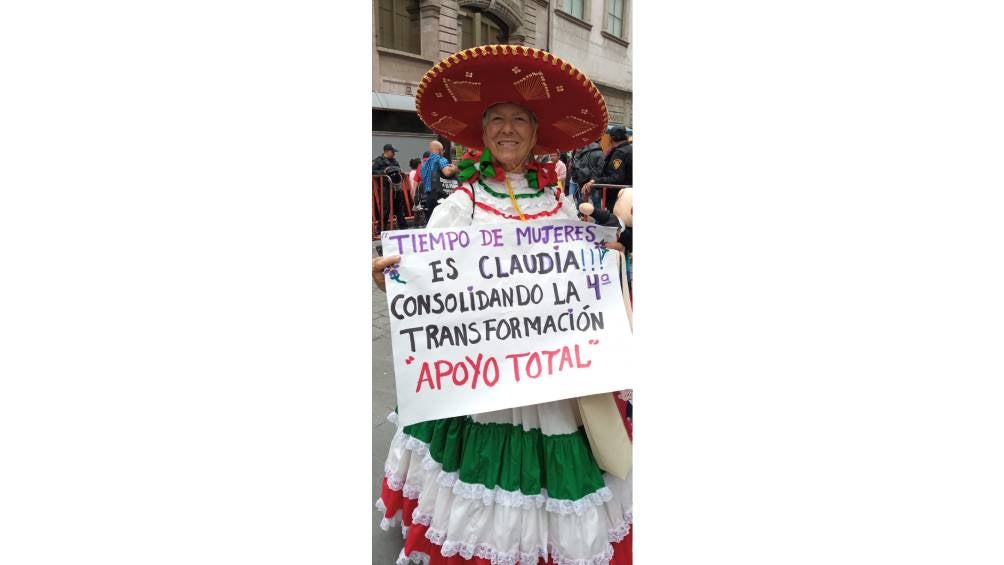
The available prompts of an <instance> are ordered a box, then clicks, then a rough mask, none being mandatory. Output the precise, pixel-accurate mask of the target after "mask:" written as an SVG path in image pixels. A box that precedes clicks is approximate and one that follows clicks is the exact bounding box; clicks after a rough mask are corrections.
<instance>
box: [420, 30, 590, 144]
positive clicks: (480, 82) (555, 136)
mask: <svg viewBox="0 0 1004 565" xmlns="http://www.w3.org/2000/svg"><path fill="white" fill-rule="evenodd" d="M502 102H512V103H515V104H519V105H521V106H524V107H526V108H528V109H529V110H530V111H532V112H533V113H534V114H536V116H537V121H538V128H537V146H536V147H534V152H535V153H537V154H542V153H550V152H552V151H567V150H570V149H575V148H577V147H582V146H583V145H586V144H588V143H589V142H591V141H595V140H596V139H597V138H598V137H599V136H600V135H602V134H603V132H604V131H606V128H607V104H606V102H605V101H604V100H603V95H602V94H600V91H599V90H597V89H596V86H595V85H594V84H593V82H592V81H591V80H589V77H587V76H586V75H584V74H582V73H581V72H579V70H578V69H576V68H575V67H573V66H571V65H569V64H568V63H567V62H565V61H562V60H561V59H559V58H558V57H555V56H554V55H552V54H550V53H548V52H546V51H541V50H540V49H534V48H532V47H523V46H522V45H481V46H478V47H472V48H471V49H466V50H464V51H461V52H459V53H454V54H453V55H450V56H449V57H447V58H446V59H443V60H442V61H440V62H439V64H437V65H436V66H434V67H432V69H430V70H429V72H427V73H425V76H424V77H423V78H422V82H421V83H419V85H418V93H417V95H416V96H415V109H416V110H417V111H418V117H419V118H420V119H421V120H422V121H423V122H425V125H427V126H429V128H430V129H432V130H433V131H435V132H436V133H438V134H440V135H442V136H444V137H446V138H447V139H450V140H452V141H455V142H457V143H459V144H461V145H463V146H465V147H471V148H475V149H481V148H482V147H481V146H482V145H483V141H482V140H481V115H482V114H483V113H484V111H485V110H486V109H487V108H488V107H489V106H492V105H494V104H500V103H502Z"/></svg>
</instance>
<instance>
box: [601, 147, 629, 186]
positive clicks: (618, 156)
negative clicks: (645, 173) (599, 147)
mask: <svg viewBox="0 0 1004 565" xmlns="http://www.w3.org/2000/svg"><path fill="white" fill-rule="evenodd" d="M631 153H632V147H631V142H630V141H629V142H627V143H622V144H621V145H618V146H617V147H614V148H613V150H612V151H610V154H609V155H607V160H606V162H605V163H604V165H603V173H601V174H600V175H599V176H595V177H593V179H594V180H595V181H596V184H623V185H627V186H632V184H631V183H632V181H633V175H632V172H631V169H632V167H631Z"/></svg>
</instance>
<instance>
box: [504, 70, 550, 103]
mask: <svg viewBox="0 0 1004 565" xmlns="http://www.w3.org/2000/svg"><path fill="white" fill-rule="evenodd" d="M512 85H513V86H515V87H516V90H518V91H519V93H520V94H522V95H523V99H524V100H545V99H547V98H550V97H551V92H550V90H548V88H547V81H545V80H544V73H541V72H536V73H530V74H528V75H526V76H524V77H523V78H521V79H519V80H517V81H514V82H513V83H512Z"/></svg>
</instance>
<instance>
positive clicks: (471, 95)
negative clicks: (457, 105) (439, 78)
mask: <svg viewBox="0 0 1004 565" xmlns="http://www.w3.org/2000/svg"><path fill="white" fill-rule="evenodd" d="M443 85H444V86H446V91H447V92H449V93H450V96H451V97H452V98H453V101H454V102H479V101H481V83H480V82H474V81H471V80H450V79H446V78H444V79H443Z"/></svg>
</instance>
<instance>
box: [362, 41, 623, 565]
mask: <svg viewBox="0 0 1004 565" xmlns="http://www.w3.org/2000/svg"><path fill="white" fill-rule="evenodd" d="M542 53H543V55H541V54H542ZM449 61H450V63H451V64H448V65H447V64H439V65H436V66H435V67H433V68H432V69H431V70H430V71H429V72H428V73H427V74H426V75H425V77H424V78H423V80H422V85H423V88H422V89H420V90H419V91H418V95H417V97H416V107H417V109H418V115H419V117H420V118H421V119H422V120H423V122H425V123H426V124H427V125H428V126H429V127H430V128H431V129H433V130H435V131H436V132H437V133H439V134H441V135H444V136H447V137H448V138H449V139H450V140H451V141H453V142H454V143H459V144H461V145H463V146H464V147H467V148H472V149H474V150H475V151H474V152H472V153H470V154H468V155H466V156H465V159H463V160H462V161H461V162H460V163H459V169H460V172H459V174H458V179H459V180H460V182H461V184H460V186H459V188H458V189H457V190H456V191H454V192H453V193H452V194H451V195H450V196H449V197H447V198H446V199H444V200H443V202H441V203H440V204H439V206H438V207H437V208H436V209H435V211H434V212H433V213H432V216H431V218H430V220H429V224H428V227H430V228H449V227H460V226H471V225H481V224H494V223H497V222H526V221H530V220H532V219H539V218H551V219H569V220H573V219H577V218H578V210H577V209H576V204H575V202H574V201H573V200H572V199H570V198H568V197H566V196H565V195H564V194H562V191H561V190H560V189H558V188H557V174H556V172H555V171H554V167H553V165H552V164H550V163H541V162H538V161H537V160H535V159H533V158H532V155H533V154H534V153H537V154H546V153H548V152H550V151H553V150H559V151H560V150H563V149H571V148H574V147H577V146H578V145H579V144H580V143H582V139H583V137H582V136H588V137H587V139H590V138H592V139H595V138H596V137H598V136H599V134H600V133H601V132H602V131H603V129H604V128H605V127H606V115H607V112H606V105H605V101H604V99H603V97H602V96H601V95H600V94H599V91H598V90H597V89H596V87H595V86H594V85H593V83H592V82H591V81H589V80H588V79H585V78H584V76H583V75H582V74H581V73H580V72H579V71H578V70H576V69H574V68H569V67H570V65H567V63H564V62H563V61H561V60H560V59H557V58H554V57H553V56H551V55H550V54H549V53H544V52H541V51H539V50H535V49H530V48H524V47H522V46H511V45H503V46H490V47H475V48H472V49H468V50H465V51H463V52H461V53H458V54H456V55H454V56H451V57H450V58H449ZM551 61H554V62H555V64H552V63H551ZM444 62H445V61H444ZM523 76H539V78H537V80H536V81H523V80H522V77H523ZM472 77H474V78H472ZM579 77H582V79H581V80H580V78H579ZM472 80H477V82H478V83H479V84H478V88H479V90H478V93H479V94H478V96H473V95H470V94H467V95H465V96H463V97H458V98H453V96H452V95H443V94H444V93H446V94H449V91H448V90H447V88H448V87H449V85H450V84H458V83H469V82H470V81H472ZM447 81H449V82H447ZM465 81H466V82H465ZM545 81H546V82H547V84H550V85H552V86H551V87H550V88H551V92H553V93H560V95H561V96H560V98H558V99H557V100H551V99H548V98H547V97H546V96H544V91H543V90H542V87H539V85H540V84H542V83H543V82H545ZM436 93H439V94H440V96H436ZM552 96H554V95H552ZM567 108H575V109H576V115H577V116H583V118H578V119H580V121H585V122H586V124H589V125H590V127H588V128H587V129H585V131H582V130H581V128H582V127H584V126H583V125H582V124H579V123H577V124H576V127H577V128H580V130H579V131H576V130H575V129H573V128H569V127H566V124H565V123H564V122H561V121H560V120H561V119H562V118H563V117H564V116H565V115H566V114H568V113H569V110H567ZM443 116H449V118H450V119H449V120H445V121H444V120H443ZM555 124H557V125H555ZM440 126H441V128H440ZM573 133H578V135H576V136H574V137H573V135H572V134H573ZM433 159H436V157H435V154H434V155H430V158H429V163H433ZM441 163H442V162H441V161H438V159H437V160H436V162H435V163H434V164H432V165H431V167H438V166H440V164H441ZM426 166H427V167H429V166H430V165H429V164H428V163H427V165H426ZM530 173H532V174H530ZM422 177H423V181H424V180H427V175H426V174H425V172H424V171H423V175H422ZM399 261H400V256H397V255H391V256H386V257H378V258H375V259H374V260H373V264H372V278H373V281H374V283H375V284H376V285H377V286H378V287H379V288H381V289H383V288H384V284H385V283H384V280H385V275H384V269H385V268H390V267H392V266H393V265H395V264H396V263H398V262H399ZM581 406H582V405H581V404H580V403H579V402H578V400H577V399H574V398H572V399H565V400H558V401H553V402H546V403H543V404H535V405H529V406H522V407H519V408H509V409H504V410H498V411H494V412H488V413H480V414H470V415H467V416H460V417H456V418H446V419H442V420H432V421H426V422H421V423H418V424H413V425H409V426H398V429H397V431H396V433H395V435H394V439H393V440H392V442H391V447H390V450H389V453H388V456H387V459H386V462H385V464H384V469H385V477H384V482H383V486H382V493H381V495H380V499H379V500H378V501H377V508H378V509H380V510H381V512H382V513H383V517H382V520H381V527H382V528H383V529H389V528H390V527H392V526H395V525H396V524H397V523H398V522H400V523H401V525H402V529H403V532H404V534H405V542H404V549H402V551H401V555H400V557H399V559H398V561H397V563H399V564H405V563H409V562H420V563H429V564H432V563H436V564H445V563H451V564H456V565H500V564H506V565H512V564H515V563H517V562H518V563H521V564H532V565H543V564H545V563H561V564H589V565H601V564H602V565H607V564H616V565H629V564H630V563H631V529H632V511H631V508H632V505H631V491H632V488H631V484H632V480H631V474H630V472H627V473H626V474H625V475H624V476H615V475H613V474H611V472H608V471H605V470H604V469H601V468H600V467H599V465H598V464H597V457H596V456H594V452H593V451H592V450H593V449H599V448H596V447H593V446H594V445H602V442H601V443H595V442H597V441H599V439H598V438H597V437H594V436H593V435H590V434H589V432H587V431H586V428H584V427H583V421H585V417H584V414H585V413H584V412H583V410H585V408H582V407H581ZM391 416H392V418H391V419H392V421H395V419H394V418H393V416H394V414H392V415H391ZM594 433H595V432H594Z"/></svg>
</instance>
